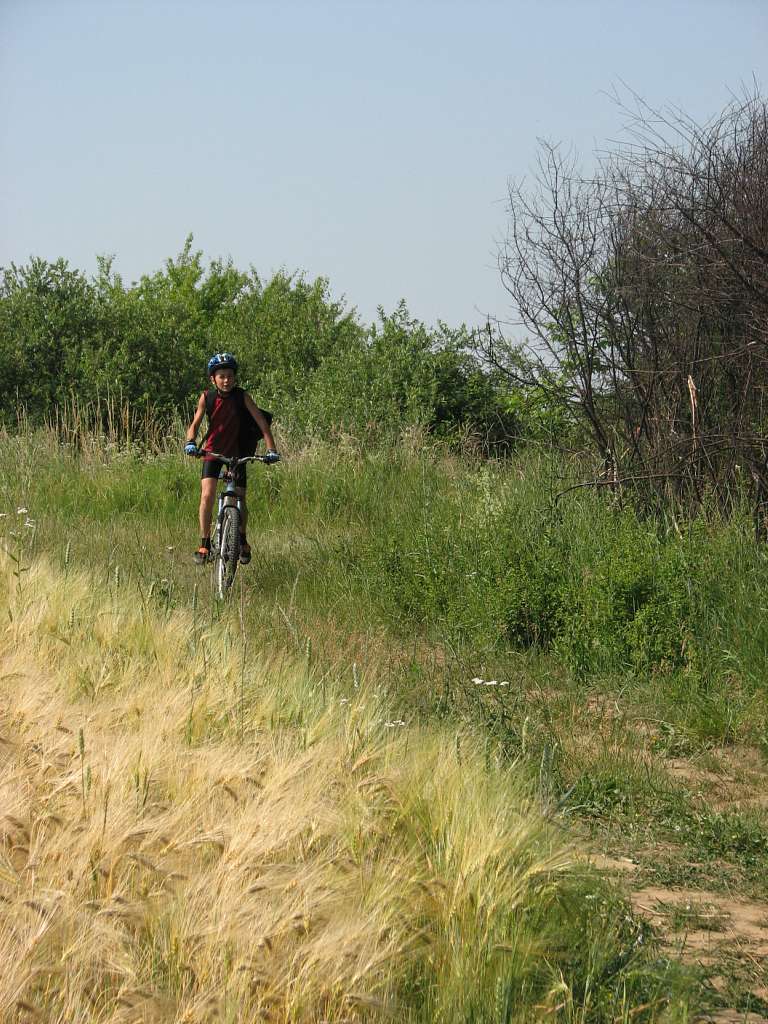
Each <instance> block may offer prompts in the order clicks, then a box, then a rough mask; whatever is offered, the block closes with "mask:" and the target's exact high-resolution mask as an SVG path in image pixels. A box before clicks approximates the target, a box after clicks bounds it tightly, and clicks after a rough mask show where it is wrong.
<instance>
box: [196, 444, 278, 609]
mask: <svg viewBox="0 0 768 1024" xmlns="http://www.w3.org/2000/svg"><path fill="white" fill-rule="evenodd" d="M203 454H205V455H210V456H213V458H214V459H220V460H221V461H222V462H223V463H224V466H223V468H222V471H221V476H220V477H219V479H220V480H222V481H223V482H224V488H223V489H220V490H219V492H218V511H217V513H216V528H215V530H214V531H213V533H212V536H211V561H212V562H213V587H214V590H215V592H216V596H217V597H219V598H221V599H222V600H223V599H224V598H225V597H226V596H227V594H228V593H229V590H230V588H231V586H232V583H233V582H234V579H235V572H236V571H237V563H238V562H239V561H240V523H241V521H242V515H243V500H242V498H241V497H240V495H239V494H238V493H237V487H236V485H235V476H236V473H237V467H238V466H240V465H242V464H243V463H245V462H263V463H264V464H265V465H267V466H270V465H272V464H273V463H274V462H276V461H277V460H276V459H274V458H270V456H269V455H245V456H243V457H242V458H238V457H235V456H231V455H220V454H219V453H218V452H208V451H206V452H205V453H203V452H202V451H201V452H200V456H202V455H203Z"/></svg>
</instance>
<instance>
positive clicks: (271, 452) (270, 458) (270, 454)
mask: <svg viewBox="0 0 768 1024" xmlns="http://www.w3.org/2000/svg"><path fill="white" fill-rule="evenodd" d="M264 461H265V462H266V463H267V465H270V466H271V465H272V463H273V462H279V461H280V454H279V452H276V451H275V449H274V448H269V449H268V450H267V454H266V455H265V456H264Z"/></svg>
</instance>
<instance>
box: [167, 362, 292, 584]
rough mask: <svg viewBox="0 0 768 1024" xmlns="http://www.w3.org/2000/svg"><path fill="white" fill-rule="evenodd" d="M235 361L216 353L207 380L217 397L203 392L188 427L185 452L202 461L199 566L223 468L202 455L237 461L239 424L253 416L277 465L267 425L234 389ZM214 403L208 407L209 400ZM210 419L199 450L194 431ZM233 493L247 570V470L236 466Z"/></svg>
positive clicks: (218, 461) (207, 548) (208, 543)
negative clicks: (237, 501)
mask: <svg viewBox="0 0 768 1024" xmlns="http://www.w3.org/2000/svg"><path fill="white" fill-rule="evenodd" d="M236 374H237V360H236V359H235V357H234V356H233V355H232V354H231V353H230V352H218V353H217V354H216V355H215V356H212V357H211V359H210V360H209V361H208V376H209V377H210V379H211V384H213V386H214V388H215V393H212V392H208V393H206V392H205V391H204V392H203V393H202V394H201V395H200V400H199V401H198V403H197V409H196V410H195V415H194V417H193V419H192V422H191V423H190V425H189V427H188V428H187V443H186V444H185V446H184V451H185V452H186V454H187V455H191V456H193V457H199V456H201V455H202V458H203V471H202V479H201V481H200V514H199V518H200V547H199V548H198V549H197V551H195V553H194V554H193V556H192V557H193V558H194V560H195V562H196V563H197V564H198V565H203V563H204V562H207V561H208V559H209V558H210V555H211V514H212V512H213V505H214V502H215V500H216V484H217V482H218V479H219V473H220V472H221V467H222V465H223V463H222V461H221V459H216V458H214V457H213V456H212V455H210V454H205V453H206V452H218V453H220V454H221V455H228V456H229V455H231V456H238V455H242V454H243V453H242V452H241V451H240V434H241V425H242V421H243V417H244V416H251V417H253V419H254V420H255V422H256V426H257V427H258V428H259V430H260V431H261V433H262V435H263V437H264V441H265V442H266V445H267V459H268V460H269V461H270V462H277V461H278V459H279V458H280V456H279V455H278V454H277V451H276V450H275V441H274V438H273V437H272V431H271V430H270V429H269V422H268V420H267V418H266V416H265V415H264V413H263V412H262V411H261V409H259V407H258V406H257V405H256V404H255V402H254V401H253V399H252V398H251V396H250V395H248V394H246V393H245V391H243V390H242V388H239V387H237V385H236V383H235V376H236ZM210 396H212V397H213V401H212V402H211V397H210ZM206 413H207V415H208V432H207V434H206V435H205V438H204V439H203V443H202V447H201V448H198V447H197V445H196V444H195V438H196V437H197V431H198V430H199V428H200V424H201V423H202V421H203V416H205V415H206ZM235 480H236V483H237V493H238V495H239V496H240V498H241V499H242V520H241V525H240V561H241V562H242V563H243V564H244V565H245V564H247V563H248V562H250V560H251V548H250V545H249V544H248V541H247V540H246V534H245V528H246V522H247V517H248V510H247V509H246V506H245V487H246V474H245V466H238V468H237V475H236V478H235Z"/></svg>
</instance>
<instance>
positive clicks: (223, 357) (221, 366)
mask: <svg viewBox="0 0 768 1024" xmlns="http://www.w3.org/2000/svg"><path fill="white" fill-rule="evenodd" d="M217 370H234V371H235V373H237V360H236V359H235V357H234V356H233V355H232V353H231V352H217V353H216V355H215V356H211V358H210V359H209V360H208V376H209V377H211V376H212V375H213V374H214V373H216V371H217Z"/></svg>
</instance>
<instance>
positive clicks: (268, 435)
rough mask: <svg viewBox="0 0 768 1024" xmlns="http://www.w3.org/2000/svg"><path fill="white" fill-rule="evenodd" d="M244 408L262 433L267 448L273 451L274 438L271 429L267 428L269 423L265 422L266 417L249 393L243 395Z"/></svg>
mask: <svg viewBox="0 0 768 1024" xmlns="http://www.w3.org/2000/svg"><path fill="white" fill-rule="evenodd" d="M245 408H246V409H247V410H248V412H249V413H250V414H251V416H253V418H254V419H255V420H256V424H257V426H258V428H259V430H260V431H261V432H262V434H263V435H264V442H265V444H266V446H267V448H270V449H271V450H272V451H274V450H275V439H274V438H273V437H272V431H271V430H270V429H269V424H268V423H267V420H266V417H265V416H264V414H263V413H262V411H261V409H260V408H259V407H258V405H256V403H255V402H254V400H253V399H252V398H251V396H250V395H249V394H246V395H245Z"/></svg>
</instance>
